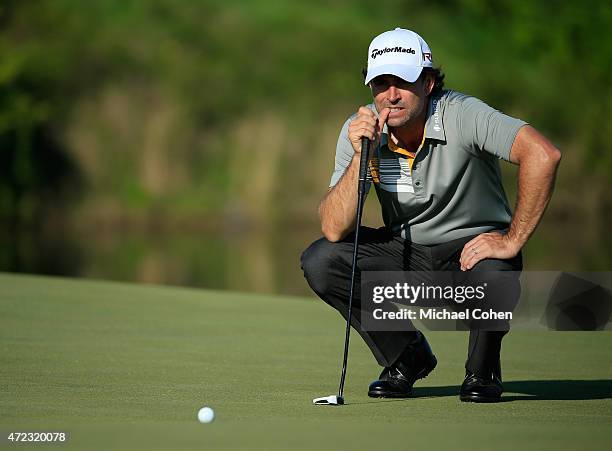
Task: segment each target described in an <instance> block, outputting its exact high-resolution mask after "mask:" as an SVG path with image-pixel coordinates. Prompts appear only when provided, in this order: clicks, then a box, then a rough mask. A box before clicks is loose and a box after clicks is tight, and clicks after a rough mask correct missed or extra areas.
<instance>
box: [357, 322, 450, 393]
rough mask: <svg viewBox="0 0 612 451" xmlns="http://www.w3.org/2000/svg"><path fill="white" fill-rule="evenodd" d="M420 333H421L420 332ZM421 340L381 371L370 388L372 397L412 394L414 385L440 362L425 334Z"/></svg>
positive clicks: (421, 335)
mask: <svg viewBox="0 0 612 451" xmlns="http://www.w3.org/2000/svg"><path fill="white" fill-rule="evenodd" d="M419 334H420V333H419ZM420 338H421V339H420V341H419V342H418V343H416V344H414V345H411V346H409V347H408V348H406V350H404V352H403V353H402V354H401V355H400V357H399V358H398V359H397V361H396V362H395V363H394V364H393V365H392V366H389V367H386V368H385V369H384V370H383V371H382V373H380V376H379V379H378V380H376V381H374V382H372V383H371V384H370V387H369V388H368V396H369V397H371V398H407V397H409V396H410V395H411V394H412V386H413V385H414V383H415V381H417V380H418V379H423V378H424V377H426V376H427V375H428V374H429V373H431V372H432V370H433V369H434V368H435V367H436V365H437V364H438V360H437V359H436V356H435V355H434V354H433V352H431V348H430V347H429V343H427V340H426V339H425V336H423V334H420Z"/></svg>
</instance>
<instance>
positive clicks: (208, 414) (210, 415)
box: [198, 407, 215, 423]
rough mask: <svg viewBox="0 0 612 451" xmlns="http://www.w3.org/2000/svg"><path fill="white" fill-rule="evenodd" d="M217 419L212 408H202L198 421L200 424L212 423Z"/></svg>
mask: <svg viewBox="0 0 612 451" xmlns="http://www.w3.org/2000/svg"><path fill="white" fill-rule="evenodd" d="M214 419H215V411H214V410H212V409H211V408H210V407H202V408H201V409H200V410H199V411H198V421H199V422H200V423H212V421H213V420H214Z"/></svg>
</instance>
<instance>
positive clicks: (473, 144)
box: [330, 91, 526, 245]
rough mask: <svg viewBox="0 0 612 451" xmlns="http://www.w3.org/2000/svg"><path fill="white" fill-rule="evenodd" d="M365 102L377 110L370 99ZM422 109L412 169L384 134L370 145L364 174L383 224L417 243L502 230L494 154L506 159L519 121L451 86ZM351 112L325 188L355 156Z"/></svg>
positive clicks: (505, 220) (504, 203) (504, 211)
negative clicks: (421, 135)
mask: <svg viewBox="0 0 612 451" xmlns="http://www.w3.org/2000/svg"><path fill="white" fill-rule="evenodd" d="M368 106H369V107H370V108H371V109H372V110H373V111H375V112H376V109H375V108H374V105H372V104H371V105H368ZM427 114H428V117H427V122H426V124H425V140H424V142H423V145H422V147H421V148H420V150H419V151H418V152H417V153H416V156H415V158H414V162H413V165H412V170H411V169H410V167H409V165H408V160H407V157H406V156H405V155H402V154H399V153H396V152H394V151H392V150H390V149H389V146H388V144H387V142H388V138H387V135H386V133H384V134H383V136H382V139H381V143H380V146H379V148H378V149H374V153H373V156H372V159H371V161H370V180H371V181H373V182H374V186H375V188H376V194H377V195H378V199H379V201H380V205H381V209H382V216H383V221H384V223H385V225H386V226H387V227H388V228H389V229H391V231H392V232H393V233H394V234H396V235H401V236H402V237H404V238H406V239H408V240H411V241H413V242H415V243H418V244H424V245H432V244H439V243H443V242H447V241H451V240H454V239H458V238H463V237H466V236H469V235H474V234H477V233H483V232H488V231H491V230H504V229H506V228H508V226H509V224H510V220H511V210H510V207H509V205H508V200H507V198H506V193H505V192H504V188H503V186H502V180H501V172H500V168H499V159H504V160H506V161H509V158H510V149H511V148H512V143H513V142H514V138H515V137H516V134H517V133H518V131H519V129H520V128H521V127H522V126H523V125H525V124H526V122H524V121H521V120H518V119H514V118H512V117H510V116H507V115H505V114H503V113H500V112H499V111H497V110H495V109H493V108H491V107H490V106H488V105H487V104H485V103H484V102H482V101H480V100H478V99H476V98H474V97H470V96H467V95H465V94H461V93H458V92H455V91H442V92H441V93H440V94H438V95H437V96H435V97H434V96H432V97H431V98H430V100H429V107H428V113H427ZM354 117H355V115H353V116H351V117H350V118H349V119H347V121H346V122H345V123H344V126H343V127H342V130H341V132H340V137H339V138H338V144H337V146H336V162H335V169H334V173H333V175H332V178H331V182H330V187H331V186H334V185H335V184H336V183H337V182H338V180H339V179H340V177H342V174H344V171H345V170H346V168H347V166H348V165H349V164H350V162H351V159H352V157H353V155H354V150H353V147H352V146H351V143H350V141H349V139H348V124H349V122H350V121H351V120H352V119H353V118H354ZM384 131H385V132H386V130H384ZM409 150H416V149H409ZM372 173H374V175H375V177H374V178H372V177H371V174H372Z"/></svg>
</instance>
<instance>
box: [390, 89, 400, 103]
mask: <svg viewBox="0 0 612 451" xmlns="http://www.w3.org/2000/svg"><path fill="white" fill-rule="evenodd" d="M387 96H388V97H389V102H397V101H398V100H399V99H400V93H399V89H397V88H396V87H395V86H393V85H391V86H389V89H388V91H387Z"/></svg>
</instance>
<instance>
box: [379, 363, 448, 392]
mask: <svg viewBox="0 0 612 451" xmlns="http://www.w3.org/2000/svg"><path fill="white" fill-rule="evenodd" d="M437 365H438V359H436V357H435V356H434V357H433V361H432V362H431V363H430V365H429V366H427V367H425V368H423V369H422V370H421V371H419V372H418V373H417V376H416V379H415V380H414V381H415V382H416V381H418V380H419V379H425V378H426V377H427V376H429V373H431V372H432V371H433V370H434V369H435V368H436V366H437ZM368 396H369V397H370V398H410V396H412V389H411V390H410V391H409V392H385V391H379V390H370V391H368Z"/></svg>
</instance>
